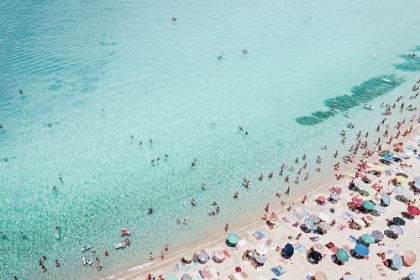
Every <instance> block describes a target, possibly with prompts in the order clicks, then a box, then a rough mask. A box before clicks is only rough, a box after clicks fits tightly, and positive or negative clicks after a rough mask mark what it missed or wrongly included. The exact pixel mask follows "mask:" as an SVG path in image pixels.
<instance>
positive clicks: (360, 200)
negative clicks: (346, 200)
mask: <svg viewBox="0 0 420 280" xmlns="http://www.w3.org/2000/svg"><path fill="white" fill-rule="evenodd" d="M351 201H353V202H354V203H355V204H357V205H362V203H363V199H361V198H358V197H355V196H353V197H352V198H351Z"/></svg>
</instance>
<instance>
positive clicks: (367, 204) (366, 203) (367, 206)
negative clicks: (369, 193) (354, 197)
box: [362, 200, 375, 211]
mask: <svg viewBox="0 0 420 280" xmlns="http://www.w3.org/2000/svg"><path fill="white" fill-rule="evenodd" d="M362 206H363V208H365V209H366V210H368V211H372V210H373V208H375V204H374V203H372V202H370V201H367V200H365V201H363V203H362Z"/></svg>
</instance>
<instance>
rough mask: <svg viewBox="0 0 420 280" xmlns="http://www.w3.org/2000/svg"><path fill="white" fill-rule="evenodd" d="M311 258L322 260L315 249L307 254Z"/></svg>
mask: <svg viewBox="0 0 420 280" xmlns="http://www.w3.org/2000/svg"><path fill="white" fill-rule="evenodd" d="M309 256H310V257H311V258H312V259H314V260H316V261H317V262H319V261H321V260H322V255H321V253H319V252H317V251H312V252H311V253H310V255H309Z"/></svg>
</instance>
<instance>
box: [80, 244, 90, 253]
mask: <svg viewBox="0 0 420 280" xmlns="http://www.w3.org/2000/svg"><path fill="white" fill-rule="evenodd" d="M91 248H92V247H91V246H90V245H86V246H85V247H83V248H82V253H83V252H85V251H87V250H90V249H91Z"/></svg>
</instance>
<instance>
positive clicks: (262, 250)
mask: <svg viewBox="0 0 420 280" xmlns="http://www.w3.org/2000/svg"><path fill="white" fill-rule="evenodd" d="M255 252H256V253H257V254H258V255H265V254H267V252H268V247H267V245H265V244H262V243H258V244H257V246H256V247H255Z"/></svg>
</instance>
